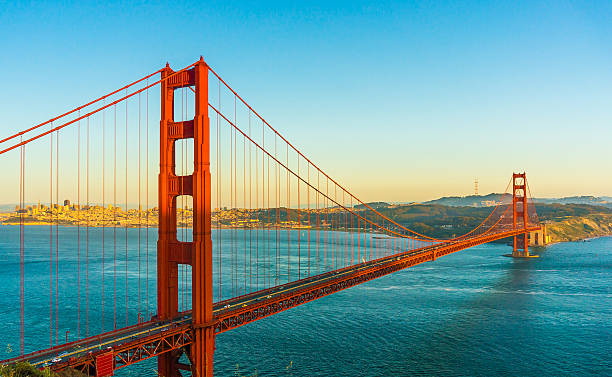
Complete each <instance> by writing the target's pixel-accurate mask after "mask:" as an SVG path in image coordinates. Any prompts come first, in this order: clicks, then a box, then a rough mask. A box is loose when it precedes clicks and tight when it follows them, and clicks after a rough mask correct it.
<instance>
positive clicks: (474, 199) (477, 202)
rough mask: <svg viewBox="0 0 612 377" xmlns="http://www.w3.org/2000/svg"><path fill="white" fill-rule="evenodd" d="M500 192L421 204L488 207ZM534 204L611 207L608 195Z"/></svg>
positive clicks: (561, 199) (497, 199) (537, 199)
mask: <svg viewBox="0 0 612 377" xmlns="http://www.w3.org/2000/svg"><path fill="white" fill-rule="evenodd" d="M501 196H502V194H488V195H468V196H445V197H443V198H440V199H435V200H430V201H428V202H424V203H423V204H440V205H444V206H451V207H490V206H491V205H494V203H495V202H498V201H499V200H500V198H501ZM534 202H535V203H536V204H586V205H595V206H603V207H609V208H612V197H609V196H602V197H599V196H568V197H564V198H535V199H534Z"/></svg>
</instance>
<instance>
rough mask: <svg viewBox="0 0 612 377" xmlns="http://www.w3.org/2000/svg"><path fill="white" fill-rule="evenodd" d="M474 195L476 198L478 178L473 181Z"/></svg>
mask: <svg viewBox="0 0 612 377" xmlns="http://www.w3.org/2000/svg"><path fill="white" fill-rule="evenodd" d="M474 195H476V196H478V178H476V179H474Z"/></svg>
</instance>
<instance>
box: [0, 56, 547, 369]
mask: <svg viewBox="0 0 612 377" xmlns="http://www.w3.org/2000/svg"><path fill="white" fill-rule="evenodd" d="M160 105H161V106H160ZM158 120H159V126H158V123H157V121H158ZM156 145H158V147H154V146H156ZM364 153H367V149H365V150H364ZM0 155H2V156H1V157H0V163H3V164H4V165H3V166H6V168H3V170H4V173H3V174H4V176H5V177H6V179H5V181H4V186H5V188H7V189H11V190H12V191H10V192H15V193H18V195H17V194H15V196H14V198H12V197H10V194H7V196H9V197H6V198H3V199H5V201H7V200H9V201H10V200H12V199H14V202H17V201H18V203H19V205H18V206H17V211H16V215H15V218H14V219H13V221H14V224H16V225H18V226H19V240H18V245H19V264H18V265H19V284H18V285H17V286H16V288H17V290H18V294H17V292H15V296H19V304H18V305H16V307H17V306H18V307H19V310H18V311H17V309H15V310H14V315H15V317H17V316H18V319H15V320H14V321H13V322H11V323H14V324H15V325H14V326H13V328H11V329H9V333H10V334H13V335H14V338H15V339H17V338H18V339H19V340H18V342H19V345H20V347H19V356H17V357H14V358H11V359H7V360H4V361H3V362H4V363H11V362H16V361H28V362H30V363H32V364H33V365H35V366H37V367H40V368H42V367H50V368H51V369H53V370H63V369H66V368H73V369H77V370H79V371H81V372H83V373H85V374H88V375H92V376H110V375H113V373H114V371H115V370H117V369H120V368H124V367H127V366H129V365H132V364H135V363H138V362H140V361H143V360H146V359H149V358H153V357H157V360H158V371H157V372H158V373H159V375H162V376H166V377H174V376H182V375H184V374H185V373H187V374H190V375H192V376H212V375H213V368H212V365H213V354H214V350H215V337H216V336H217V335H218V334H221V333H223V332H225V331H229V330H232V329H235V328H237V327H239V326H242V325H245V324H248V323H250V322H253V321H257V320H259V319H262V318H266V317H269V316H271V315H274V314H276V313H279V312H282V311H284V310H287V309H290V308H293V307H295V306H298V305H301V304H304V303H307V302H310V301H313V300H316V299H318V298H321V297H324V296H327V295H330V294H332V293H335V292H338V291H340V290H343V289H347V288H350V287H352V286H355V285H357V284H361V283H363V282H366V281H369V280H372V279H375V278H378V277H381V276H384V275H387V274H390V273H393V272H395V271H399V270H402V269H405V268H408V267H411V266H415V265H417V264H420V263H423V262H427V261H435V260H436V259H437V258H439V257H442V256H444V255H447V254H450V253H453V252H456V251H460V250H464V249H467V248H470V247H472V246H475V245H480V244H484V243H488V242H492V241H495V240H500V239H505V238H513V243H514V248H513V256H516V257H526V256H529V251H528V237H527V234H528V233H529V232H533V231H537V230H539V229H540V223H539V219H538V216H537V213H536V211H535V207H534V205H533V202H532V200H531V195H530V193H529V187H528V184H527V179H526V176H525V174H524V173H515V174H513V176H512V179H511V180H510V182H509V183H508V186H507V187H506V190H505V193H504V194H503V195H502V197H501V199H500V201H499V202H498V203H497V204H496V205H495V206H494V207H492V208H491V213H490V214H489V215H488V216H487V217H486V218H484V219H482V222H481V223H480V224H479V225H478V226H476V227H475V228H474V229H473V230H471V231H470V232H468V233H466V234H464V235H461V236H458V237H453V238H449V239H438V238H435V237H431V236H427V235H424V234H421V233H418V232H416V231H413V230H411V229H409V228H407V227H405V226H403V225H402V224H401V223H400V222H398V221H395V220H394V219H392V218H390V217H388V216H386V215H384V214H383V213H381V212H380V211H379V210H377V209H376V208H374V207H373V206H371V205H368V204H367V203H365V202H363V201H361V200H360V199H359V198H358V197H357V196H355V195H354V194H353V193H352V192H350V191H348V190H347V189H346V188H345V187H343V186H342V185H340V183H338V182H337V181H336V180H334V179H333V178H332V177H330V176H329V175H328V174H326V173H325V172H324V171H323V170H322V169H321V168H320V167H319V166H318V165H316V164H315V163H314V162H313V161H312V160H311V159H309V158H308V157H306V156H305V155H304V154H303V153H302V152H301V151H300V150H299V149H298V148H297V147H295V146H294V145H293V144H292V143H290V142H289V141H288V140H287V139H286V138H284V137H283V136H282V135H281V134H280V133H279V132H278V131H277V130H276V129H275V128H273V127H272V126H271V125H270V124H269V123H268V122H267V121H266V120H265V119H264V118H263V117H262V116H261V115H260V114H259V113H258V112H256V111H255V110H254V109H253V108H252V107H251V106H250V105H249V104H248V103H247V102H246V101H245V100H244V99H243V98H242V97H241V96H240V95H239V94H238V93H237V91H235V90H234V89H233V88H232V87H230V85H228V83H227V82H226V81H224V80H223V79H222V78H221V76H220V75H219V74H218V73H217V72H216V71H215V70H213V69H212V68H211V67H210V66H208V65H207V64H206V63H205V62H204V60H203V59H202V58H200V60H198V61H197V62H195V63H193V64H191V65H189V66H187V67H185V68H183V69H180V70H176V71H174V70H172V69H171V68H170V67H169V66H168V65H166V66H165V67H164V68H162V69H160V70H157V71H155V72H153V73H150V74H148V75H146V76H144V77H142V78H140V79H138V80H136V81H134V82H132V83H129V84H128V85H125V86H123V87H121V88H119V89H117V90H115V91H113V92H110V93H108V94H106V95H104V96H102V97H100V98H97V99H95V100H93V101H90V102H88V103H86V104H85V105H82V106H79V107H77V108H74V109H72V110H70V111H68V112H65V113H63V114H61V115H59V116H57V117H54V118H52V119H50V120H48V121H46V122H43V123H41V124H38V125H36V126H33V127H30V128H28V129H25V130H23V131H21V132H19V133H16V134H14V135H11V136H9V137H6V138H4V139H2V140H0ZM155 177H156V178H157V179H155ZM65 197H71V198H76V202H74V199H73V203H72V204H70V203H67V204H66V203H64V204H62V201H61V199H62V198H65ZM155 197H157V198H156V200H155V199H154V198H155ZM36 201H38V202H39V203H40V202H41V201H42V202H44V203H45V205H42V206H41V205H40V204H39V205H37V206H35V208H36V210H35V211H32V210H28V209H27V208H30V207H29V206H28V203H35V202H36ZM154 204H155V205H154ZM130 207H131V208H130ZM68 212H70V216H71V218H70V220H68V217H67V216H68V215H67V213H68ZM31 224H38V226H36V227H32V226H30V225H31ZM150 262H151V263H150ZM33 263H34V264H35V265H36V266H37V267H30V266H32V265H33ZM100 265H101V268H98V267H99V266H100ZM41 266H42V267H41ZM60 266H61V267H60ZM41 274H48V275H49V280H45V281H43V280H42V279H40V275H41ZM150 277H154V278H151V279H150ZM94 281H95V282H101V285H97V284H98V283H93V282H94ZM155 289H156V294H153V293H151V291H154V290H155ZM32 291H36V292H37V293H38V294H41V295H44V296H45V297H46V299H45V300H44V301H45V302H36V303H31V300H28V299H27V296H29V295H30V293H29V292H32ZM26 304H27V305H26ZM33 312H36V313H37V314H38V315H39V316H40V313H46V314H45V317H48V323H46V324H45V323H43V324H41V323H39V322H36V320H34V319H32V315H31V314H30V313H33ZM45 337H48V340H47V344H46V345H42V346H41V343H40V339H44V338H45ZM43 348H44V349H43Z"/></svg>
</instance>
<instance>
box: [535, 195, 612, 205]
mask: <svg viewBox="0 0 612 377" xmlns="http://www.w3.org/2000/svg"><path fill="white" fill-rule="evenodd" d="M534 201H535V202H536V203H544V204H588V205H598V206H606V207H612V198H611V197H607V196H603V197H598V196H568V197H565V198H536V199H535V200H534Z"/></svg>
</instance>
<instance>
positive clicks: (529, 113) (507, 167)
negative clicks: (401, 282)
mask: <svg viewBox="0 0 612 377" xmlns="http://www.w3.org/2000/svg"><path fill="white" fill-rule="evenodd" d="M611 20H612V2H609V1H608V2H606V1H592V2H579V1H505V2H504V1H490V2H487V1H479V2H469V1H465V2H461V1H447V2H434V1H336V2H331V1H308V2H283V1H259V2H247V1H244V2H231V1H206V2H180V3H179V2H176V3H174V2H167V3H163V2H123V3H122V2H113V1H107V2H98V3H93V2H92V3H89V2H64V1H63V2H53V1H46V2H11V1H9V2H7V3H5V4H4V5H3V7H1V8H0V35H1V36H2V37H1V40H2V50H1V51H0V68H1V69H2V71H3V73H4V88H5V89H4V90H3V91H1V93H0V104H1V105H0V108H1V112H2V126H1V129H0V137H5V136H8V135H11V134H14V133H16V132H18V131H20V130H22V129H25V128H27V127H30V126H32V125H34V124H37V123H39V122H42V121H44V120H47V119H49V118H51V117H53V116H55V115H57V114H58V113H60V112H63V111H65V110H67V109H69V108H72V107H75V106H77V105H80V104H82V103H84V102H85V101H87V100H90V99H92V98H94V97H97V96H100V95H102V94H104V93H106V92H109V91H111V90H114V89H115V88H117V87H119V86H121V85H123V84H124V83H126V82H129V81H131V80H133V79H135V78H138V77H141V76H143V75H145V74H147V73H149V72H152V71H154V70H155V69H158V68H160V67H161V66H163V65H164V64H165V63H166V62H169V63H170V65H171V66H172V67H175V68H179V67H183V66H186V65H188V64H190V63H192V62H194V61H195V60H197V59H198V58H199V56H200V55H203V56H204V59H205V60H206V61H207V63H208V64H210V65H211V66H212V67H214V68H215V70H216V71H218V72H219V73H220V74H221V75H222V76H223V77H224V78H225V79H226V80H227V81H228V82H229V83H230V84H231V85H232V86H233V87H235V88H237V89H238V90H239V92H240V93H241V94H242V95H243V96H244V97H245V98H246V99H247V101H249V102H250V104H251V105H253V107H254V108H255V109H256V110H257V111H258V112H259V113H261V114H262V115H263V116H264V117H265V118H266V119H267V120H268V122H270V124H271V125H272V126H274V127H275V128H276V129H278V130H279V131H280V132H281V133H282V134H283V135H284V136H285V137H286V138H287V139H288V140H290V141H292V142H293V143H294V144H295V145H296V146H297V147H298V148H300V149H301V150H302V152H304V154H305V155H306V156H308V157H309V158H311V159H312V160H313V161H315V162H317V163H318V165H319V166H320V167H321V168H323V170H325V171H326V172H327V173H328V174H329V175H330V176H331V177H333V178H335V179H337V180H338V181H339V182H340V183H342V184H343V185H344V186H345V187H347V188H348V189H349V190H350V191H352V192H353V193H355V194H356V195H357V196H358V197H360V198H361V199H362V200H365V201H375V200H386V201H394V202H408V201H424V200H429V199H434V198H437V197H440V196H446V195H469V194H472V193H473V190H474V178H476V177H477V178H478V180H479V185H480V192H481V193H488V192H500V191H503V189H504V187H505V186H506V184H507V182H508V180H509V178H510V176H511V174H512V172H513V171H526V172H527V174H528V179H529V182H530V186H531V190H532V194H533V195H534V196H536V197H560V196H570V195H607V196H612V174H611V173H610V171H611V169H610V166H611V165H612V151H611V148H610V147H611V143H612V127H611V126H612V90H611V89H612V69H611V68H612V64H611V63H612V22H610V21H611ZM1 190H2V188H0V193H1V192H2V191H1Z"/></svg>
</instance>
